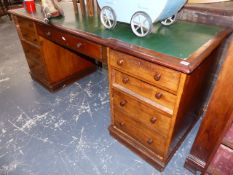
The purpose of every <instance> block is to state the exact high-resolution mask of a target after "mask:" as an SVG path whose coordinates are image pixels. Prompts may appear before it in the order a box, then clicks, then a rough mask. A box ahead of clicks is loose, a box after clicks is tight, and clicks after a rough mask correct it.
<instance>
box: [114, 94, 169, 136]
mask: <svg viewBox="0 0 233 175" xmlns="http://www.w3.org/2000/svg"><path fill="white" fill-rule="evenodd" d="M113 105H114V106H113V108H114V110H115V109H117V110H120V111H122V113H124V114H125V113H127V114H128V116H129V117H130V118H132V119H133V120H136V121H138V122H139V123H141V124H142V125H144V126H145V127H147V128H149V129H151V130H153V131H155V132H157V133H158V134H161V135H162V136H164V137H165V138H166V137H167V136H168V132H169V129H170V125H171V117H168V116H166V115H164V114H162V113H161V112H159V111H157V110H155V109H154V108H152V107H150V106H147V105H144V104H142V103H141V102H140V101H138V100H136V99H134V98H132V97H130V96H129V95H126V94H124V93H121V92H119V91H117V90H113Z"/></svg>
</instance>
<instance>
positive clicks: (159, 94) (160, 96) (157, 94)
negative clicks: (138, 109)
mask: <svg viewBox="0 0 233 175" xmlns="http://www.w3.org/2000/svg"><path fill="white" fill-rule="evenodd" d="M162 96H163V94H162V93H160V92H158V93H156V94H155V97H156V98H157V99H161V98H162Z"/></svg>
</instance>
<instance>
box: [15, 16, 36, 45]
mask: <svg viewBox="0 0 233 175" xmlns="http://www.w3.org/2000/svg"><path fill="white" fill-rule="evenodd" d="M17 20H18V24H19V27H20V32H21V35H22V38H23V39H24V40H26V41H29V42H31V43H33V44H36V45H39V41H38V37H37V34H36V30H35V27H34V23H33V22H32V21H31V20H28V19H25V18H20V17H17Z"/></svg>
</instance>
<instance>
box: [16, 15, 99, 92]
mask: <svg viewBox="0 0 233 175" xmlns="http://www.w3.org/2000/svg"><path fill="white" fill-rule="evenodd" d="M14 21H15V24H16V28H17V31H18V35H19V38H20V40H21V43H22V46H23V49H24V53H25V56H26V59H27V62H28V66H29V68H30V74H31V76H32V78H33V79H35V80H37V81H38V82H39V83H40V84H42V85H43V86H45V87H46V88H47V89H49V90H50V91H54V90H56V89H57V88H59V87H62V86H64V85H65V84H68V83H70V82H73V81H74V80H77V79H78V78H81V77H83V76H85V75H87V74H89V73H91V72H93V71H94V70H95V69H96V68H95V65H94V64H93V63H92V62H90V61H87V60H86V59H84V58H82V56H80V55H77V54H75V53H73V52H71V51H69V50H67V49H64V48H63V47H60V46H59V45H56V44H54V43H53V42H51V41H49V40H47V39H46V38H44V37H40V36H39V35H38V30H37V28H36V24H35V22H33V21H31V20H28V19H25V18H21V17H17V16H14ZM48 32H49V31H48ZM47 34H49V33H47ZM61 37H62V36H60V38H61ZM57 39H58V38H57ZM63 39H65V38H63ZM61 40H62V38H61Z"/></svg>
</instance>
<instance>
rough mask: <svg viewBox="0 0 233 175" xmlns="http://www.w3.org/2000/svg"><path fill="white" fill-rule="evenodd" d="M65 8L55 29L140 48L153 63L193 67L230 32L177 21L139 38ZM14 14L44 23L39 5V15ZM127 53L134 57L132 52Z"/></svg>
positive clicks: (124, 26) (55, 21)
mask: <svg viewBox="0 0 233 175" xmlns="http://www.w3.org/2000/svg"><path fill="white" fill-rule="evenodd" d="M61 5H62V8H63V10H64V14H65V16H64V17H58V18H53V19H51V25H53V26H55V27H57V28H61V29H64V30H66V31H69V32H70V33H73V34H77V35H80V36H82V37H85V38H88V39H90V40H92V41H94V42H97V43H100V44H103V45H107V46H108V45H110V47H111V46H112V47H113V48H118V49H119V48H121V47H122V48H123V47H125V48H126V47H127V48H128V49H131V51H132V52H136V51H135V48H138V49H137V52H138V53H140V52H143V53H141V54H143V55H146V56H147V57H148V58H149V57H150V59H152V58H151V57H152V56H157V57H158V56H160V55H163V56H162V59H163V57H165V56H168V57H169V58H170V59H172V58H173V59H175V60H176V61H179V62H182V61H183V62H184V61H185V62H188V63H184V65H185V64H187V65H188V66H190V62H189V60H193V56H194V55H196V56H197V55H200V54H202V52H204V50H203V48H206V49H207V48H209V47H211V45H212V44H213V43H214V42H216V41H218V40H219V39H221V40H222V39H223V38H225V37H226V31H225V32H224V30H225V29H223V28H221V27H217V26H210V25H204V24H197V23H190V22H185V21H177V22H176V23H174V24H173V25H171V26H168V27H166V26H162V25H161V24H160V23H156V24H154V27H153V31H152V33H151V34H150V35H148V36H146V37H144V38H139V37H136V36H135V35H134V34H133V32H132V31H131V27H130V25H129V24H124V23H118V24H117V26H116V27H115V29H114V30H106V29H105V28H104V27H103V26H102V25H101V22H100V20H99V17H83V16H80V15H77V14H75V13H74V10H73V6H72V3H62V4H61ZM10 13H12V14H15V15H19V16H24V17H27V18H30V19H33V20H35V21H38V22H43V15H42V13H41V10H40V6H39V5H37V12H36V13H35V14H28V13H27V12H25V10H24V9H22V8H21V9H16V10H11V11H10ZM224 36H225V37H224ZM215 47H216V46H215ZM126 50H127V49H126ZM127 52H129V53H130V50H127ZM153 52H154V54H153ZM162 61H163V60H162ZM187 65H186V66H187ZM186 72H188V71H186Z"/></svg>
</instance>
